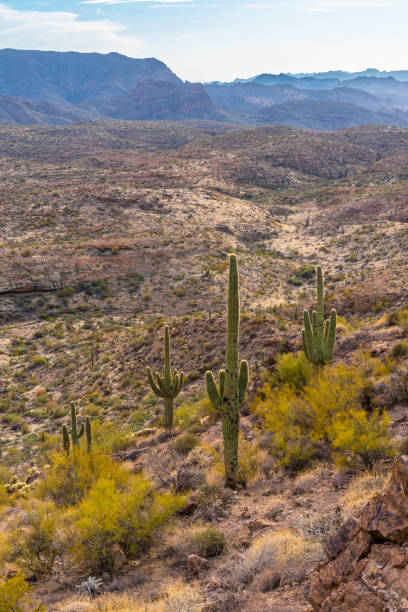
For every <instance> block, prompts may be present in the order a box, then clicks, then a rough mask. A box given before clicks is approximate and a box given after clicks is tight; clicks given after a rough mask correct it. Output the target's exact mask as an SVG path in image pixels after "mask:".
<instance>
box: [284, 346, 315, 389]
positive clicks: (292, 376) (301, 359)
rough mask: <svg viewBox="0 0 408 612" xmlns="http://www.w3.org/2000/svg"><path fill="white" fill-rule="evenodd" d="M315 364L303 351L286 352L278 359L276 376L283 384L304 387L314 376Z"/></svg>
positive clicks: (298, 387) (297, 387)
mask: <svg viewBox="0 0 408 612" xmlns="http://www.w3.org/2000/svg"><path fill="white" fill-rule="evenodd" d="M313 372H314V368H313V365H312V364H311V363H310V362H309V361H308V359H307V358H306V355H305V354H304V353H303V351H299V352H298V353H296V355H294V354H293V353H284V354H282V355H278V356H277V359H276V378H277V380H278V382H279V383H280V384H282V385H285V384H289V385H293V386H294V387H296V389H302V388H303V387H304V386H305V385H306V384H307V383H308V382H309V380H310V379H311V377H312V376H313Z"/></svg>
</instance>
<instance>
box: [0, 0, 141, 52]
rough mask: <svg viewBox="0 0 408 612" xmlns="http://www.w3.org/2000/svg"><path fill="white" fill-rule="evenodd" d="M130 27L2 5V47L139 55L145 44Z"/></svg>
mask: <svg viewBox="0 0 408 612" xmlns="http://www.w3.org/2000/svg"><path fill="white" fill-rule="evenodd" d="M126 30H127V27H126V26H125V25H123V24H122V23H118V22H116V21H111V20H110V19H100V20H94V21H90V20H87V21H82V20H81V19H80V17H79V15H77V14H76V13H71V12H61V11H36V10H27V11H22V10H16V9H12V8H9V7H8V6H6V5H5V4H3V3H0V40H1V45H2V47H14V48H17V49H40V50H41V49H42V50H48V49H53V50H54V51H72V50H75V51H81V52H93V51H98V52H100V53H108V52H110V51H117V52H119V53H124V54H126V55H133V56H134V55H135V54H136V53H137V52H138V51H139V50H140V49H141V48H142V47H143V44H144V43H143V41H142V40H141V39H139V38H136V37H135V36H131V35H129V34H127V33H126Z"/></svg>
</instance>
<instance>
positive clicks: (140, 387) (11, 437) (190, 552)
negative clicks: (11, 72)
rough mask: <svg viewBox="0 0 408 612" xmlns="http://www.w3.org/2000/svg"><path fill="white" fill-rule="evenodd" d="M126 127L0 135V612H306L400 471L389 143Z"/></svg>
mask: <svg viewBox="0 0 408 612" xmlns="http://www.w3.org/2000/svg"><path fill="white" fill-rule="evenodd" d="M129 126H130V127H129V129H130V130H131V134H134V138H133V137H132V138H130V136H129V134H127V133H126V130H125V129H124V126H123V122H112V124H110V126H109V130H108V128H107V131H106V133H103V132H100V131H99V132H98V133H97V134H96V133H95V126H93V125H91V126H84V127H83V129H81V130H80V133H78V134H77V133H76V131H75V127H73V126H72V127H69V128H63V129H62V128H61V132H59V134H60V136H59V138H60V140H58V142H59V143H60V146H61V156H62V154H63V157H61V159H60V158H59V157H58V159H54V160H53V159H52V158H51V157H50V156H51V151H52V147H53V144H54V143H55V134H54V132H53V129H52V128H41V129H31V128H24V129H23V128H10V127H4V128H1V130H0V132H1V133H2V139H3V140H4V142H8V143H9V144H10V143H11V144H12V145H13V146H12V147H11V146H10V149H9V151H10V152H9V154H8V155H7V156H6V155H5V154H4V151H3V153H2V156H1V158H0V162H1V165H2V170H3V173H4V177H5V180H4V186H2V188H1V189H2V201H1V207H2V213H3V219H4V232H3V234H2V242H1V245H0V250H1V255H2V261H3V262H4V266H3V269H2V272H1V282H0V290H1V296H0V316H1V327H0V382H1V389H0V423H1V424H0V427H1V440H0V449H1V456H0V522H1V532H0V559H1V562H0V578H1V581H0V610H16V611H23V612H25V611H27V610H53V611H54V610H55V611H58V610H64V611H70V610H71V611H72V612H73V611H74V610H75V611H76V610H79V611H82V610H86V611H88V610H89V611H94V610H95V611H101V610H106V611H114V610H141V611H142V610H155V611H156V610H164V611H180V612H182V611H186V612H187V611H190V610H197V611H199V610H244V611H245V610H249V609H251V610H260V611H261V610H274V609H275V610H277V609H282V606H283V608H284V609H287V610H302V611H307V610H312V609H313V608H312V603H311V600H310V598H309V595H308V593H309V590H310V588H311V587H310V585H311V584H314V583H313V580H314V576H315V574H316V571H317V568H318V567H319V566H320V564H324V563H325V562H327V559H328V558H330V551H329V552H328V548H327V546H328V542H330V538H331V536H333V534H335V533H336V532H337V530H338V529H339V527H340V526H341V525H342V524H343V523H344V522H345V521H347V520H350V519H351V520H353V518H354V517H356V516H357V515H358V514H359V512H361V511H362V509H364V507H365V505H366V504H367V502H368V501H369V500H370V499H371V498H373V497H374V496H375V495H377V494H378V493H379V492H380V491H382V490H383V489H384V487H385V486H387V481H388V478H389V475H390V471H391V468H392V465H393V462H394V458H395V457H398V456H399V455H401V454H405V453H406V452H407V448H408V445H407V431H406V427H407V418H408V417H407V405H408V386H407V384H408V383H407V380H408V361H407V357H408V341H407V333H408V310H407V305H406V304H407V302H406V297H407V296H406V288H407V287H408V284H407V282H406V281H407V277H406V263H407V262H406V244H407V238H406V231H405V223H406V219H405V216H404V215H405V212H406V211H405V206H406V201H405V195H404V194H405V189H406V177H405V174H404V172H403V168H402V161H401V160H403V159H404V156H405V155H406V150H407V147H408V134H407V133H406V132H405V131H404V130H399V129H395V130H394V129H391V128H389V129H388V128H387V129H385V128H381V127H367V128H360V129H353V130H348V131H347V132H345V133H343V132H338V133H334V134H330V135H325V134H310V133H308V132H297V131H296V130H292V129H291V128H266V129H263V128H262V129H259V130H258V129H254V130H247V131H245V132H243V131H242V130H237V129H234V130H233V131H231V132H229V133H227V134H224V133H218V134H212V135H211V134H208V129H209V127H208V126H206V127H205V126H201V127H200V126H199V125H193V126H180V132H178V131H177V130H178V128H177V127H175V126H174V125H171V126H168V129H167V128H166V125H165V124H161V125H160V126H159V125H156V124H154V123H151V124H146V125H144V124H141V123H137V124H129ZM170 128H171V129H170ZM132 130H133V132H132ZM163 130H164V131H165V133H166V136H167V138H168V141H166V143H167V144H166V146H165V147H163V148H165V149H167V150H166V151H162V150H161V151H159V150H157V148H158V145H157V143H158V142H160V140H161V134H162V132H163ZM220 131H221V130H220ZM86 135H87V136H88V137H89V139H90V141H91V142H93V144H94V146H93V148H92V150H93V152H94V154H93V156H92V157H89V154H88V153H89V146H88V153H86V154H85V149H86V145H85V141H86V138H85V136H86ZM65 138H66V142H65V143H64V139H65ZM98 138H99V140H98ZM76 139H78V142H79V143H80V144H81V147H83V148H81V147H80V148H79V149H78V150H76V151H75V150H74V146H73V144H74V143H75V142H76ZM180 139H181V141H180ZM186 139H187V140H190V142H189V143H187V144H186ZM0 140H1V139H0ZM137 142H138V143H139V146H140V150H137V146H136V145H135V144H134V143H137ZM323 144H325V148H324V153H325V154H324V155H323V154H322V152H321V151H322V149H321V147H322V145H323ZM326 145H327V146H326ZM110 147H111V148H110ZM132 147H133V148H132ZM209 160H210V161H209ZM329 170H330V172H329ZM329 175H330V176H329ZM261 179H262V180H261ZM404 211H405V212H404ZM238 266H239V270H238ZM323 272H324V279H323ZM163 279H166V280H165V282H164V280H163ZM323 281H324V282H323ZM163 340H164V342H163ZM170 345H171V346H170ZM217 370H218V372H219V373H218V376H215V375H213V374H212V372H215V371H217ZM377 544H378V545H379V543H378V542H376V544H375V545H376V546H377ZM401 563H402V562H401ZM398 588H399V587H398ZM312 592H313V589H312ZM401 593H402V591H401ZM401 597H403V595H401ZM279 606H280V607H281V608H279ZM373 609H375V608H373Z"/></svg>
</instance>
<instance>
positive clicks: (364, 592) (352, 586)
mask: <svg viewBox="0 0 408 612" xmlns="http://www.w3.org/2000/svg"><path fill="white" fill-rule="evenodd" d="M407 537H408V457H399V458H397V459H396V460H395V463H394V467H393V472H392V475H391V478H390V480H389V482H388V484H387V486H386V487H385V489H384V491H383V492H382V493H381V494H379V495H376V496H375V497H374V498H373V499H372V500H371V501H370V502H369V503H368V504H367V505H366V506H365V507H364V508H363V510H362V511H361V513H360V515H359V516H358V517H357V518H356V519H350V520H348V521H347V522H346V523H345V524H344V525H343V526H342V527H341V528H340V529H339V531H338V532H337V533H336V534H335V535H334V536H333V537H332V538H330V540H329V542H328V544H327V554H328V557H329V561H328V562H327V563H326V564H325V565H323V566H322V567H321V568H320V569H319V571H318V572H317V573H316V574H315V576H314V577H313V579H312V581H311V584H310V587H309V600H310V602H311V603H312V605H313V606H314V608H315V609H316V610H323V611H324V612H341V611H345V610H347V612H352V611H354V610H355V611H357V610H358V611H359V612H377V611H378V612H382V611H384V610H394V609H395V610H404V607H401V605H402V603H401V602H405V601H406V600H408V548H407V547H406V546H402V544H404V543H405V542H406V540H407ZM404 605H405V604H404Z"/></svg>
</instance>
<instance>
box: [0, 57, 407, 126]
mask: <svg viewBox="0 0 408 612" xmlns="http://www.w3.org/2000/svg"><path fill="white" fill-rule="evenodd" d="M407 112H408V70H399V71H388V72H387V71H379V70H377V69H375V68H368V69H366V70H364V71H360V72H348V71H342V70H336V71H328V72H318V73H297V74H291V73H287V74H285V73H280V74H270V73H262V74H258V75H255V76H254V77H251V78H249V79H235V80H234V81H232V82H229V83H221V82H212V83H190V82H187V81H186V82H184V81H183V80H182V79H180V78H179V77H178V76H177V75H176V74H175V73H174V72H172V70H171V69H170V68H168V66H167V65H166V64H165V63H163V62H161V61H160V60H158V59H156V58H144V59H134V58H130V57H127V56H125V55H121V54H119V53H114V52H112V53H108V54H100V53H79V52H75V51H70V52H57V51H36V50H33V51H26V50H16V49H2V50H0V122H2V123H17V124H21V125H35V124H49V125H65V124H67V123H72V122H81V121H91V120H101V119H123V120H143V121H148V120H167V121H182V120H188V119H198V120H199V119H205V120H212V121H220V122H229V123H234V124H245V125H248V126H250V125H255V126H256V125H275V124H276V122H277V121H278V122H280V123H282V124H283V125H292V126H295V127H304V128H311V129H316V130H327V129H328V130H333V129H341V128H346V127H351V126H353V125H365V124H367V123H375V124H376V123H382V124H385V125H396V126H400V127H405V126H406V125H407V114H406V113H407Z"/></svg>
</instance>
